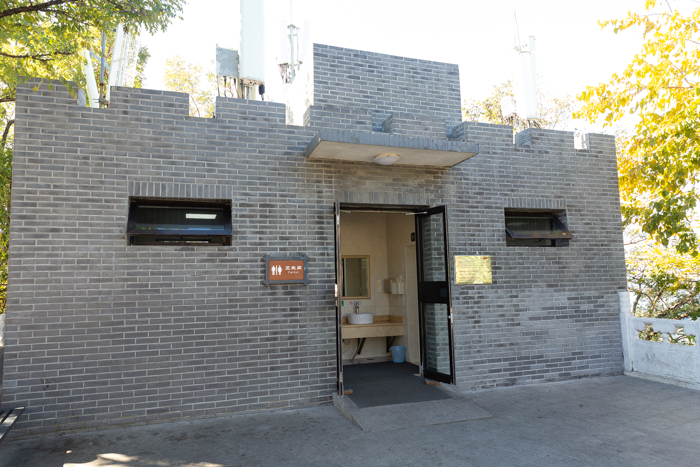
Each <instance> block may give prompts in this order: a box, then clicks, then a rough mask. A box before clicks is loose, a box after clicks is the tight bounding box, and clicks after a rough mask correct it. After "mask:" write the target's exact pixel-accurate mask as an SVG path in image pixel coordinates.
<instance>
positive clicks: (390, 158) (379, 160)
mask: <svg viewBox="0 0 700 467" xmlns="http://www.w3.org/2000/svg"><path fill="white" fill-rule="evenodd" d="M400 158H401V156H399V155H398V154H394V153H386V154H379V155H378V156H376V157H375V158H374V163H375V164H379V165H391V164H394V163H396V162H397V161H398V160H399V159H400Z"/></svg>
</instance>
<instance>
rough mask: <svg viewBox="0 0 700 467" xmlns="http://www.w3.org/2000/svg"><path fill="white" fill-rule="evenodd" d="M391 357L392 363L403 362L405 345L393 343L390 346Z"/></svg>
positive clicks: (404, 359)
mask: <svg viewBox="0 0 700 467" xmlns="http://www.w3.org/2000/svg"><path fill="white" fill-rule="evenodd" d="M391 359H392V360H393V361H394V363H403V362H405V361H406V346H404V345H393V346H391Z"/></svg>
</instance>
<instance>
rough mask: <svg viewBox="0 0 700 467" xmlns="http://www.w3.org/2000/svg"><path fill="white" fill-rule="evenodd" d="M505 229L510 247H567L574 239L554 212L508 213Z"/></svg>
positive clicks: (506, 213)
mask: <svg viewBox="0 0 700 467" xmlns="http://www.w3.org/2000/svg"><path fill="white" fill-rule="evenodd" d="M505 228H506V245H508V246H566V245H568V240H569V239H572V238H574V237H573V235H571V232H569V230H568V229H567V228H566V226H565V225H564V223H563V222H562V221H561V220H560V219H559V217H558V216H557V214H555V213H552V212H513V211H510V212H509V211H506V212H505ZM560 240H566V241H567V242H559V241H560Z"/></svg>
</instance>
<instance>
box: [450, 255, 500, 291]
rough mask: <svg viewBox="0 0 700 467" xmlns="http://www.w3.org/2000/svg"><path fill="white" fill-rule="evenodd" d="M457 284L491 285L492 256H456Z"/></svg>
mask: <svg viewBox="0 0 700 467" xmlns="http://www.w3.org/2000/svg"><path fill="white" fill-rule="evenodd" d="M455 282H456V283H457V284H458V285H459V284H491V283H492V275H491V257H490V256H455Z"/></svg>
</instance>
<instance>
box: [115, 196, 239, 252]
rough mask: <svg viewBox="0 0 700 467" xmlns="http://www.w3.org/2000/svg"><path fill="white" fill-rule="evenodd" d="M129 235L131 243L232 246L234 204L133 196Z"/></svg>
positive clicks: (128, 225)
mask: <svg viewBox="0 0 700 467" xmlns="http://www.w3.org/2000/svg"><path fill="white" fill-rule="evenodd" d="M127 235H128V237H129V244H131V245H163V244H175V245H230V244H231V205H230V203H229V202H227V201H219V202H216V201H214V202H209V201H208V202H198V201H179V200H170V199H160V200H158V199H132V200H131V203H130V206H129V220H128V223H127Z"/></svg>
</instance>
